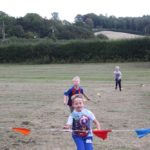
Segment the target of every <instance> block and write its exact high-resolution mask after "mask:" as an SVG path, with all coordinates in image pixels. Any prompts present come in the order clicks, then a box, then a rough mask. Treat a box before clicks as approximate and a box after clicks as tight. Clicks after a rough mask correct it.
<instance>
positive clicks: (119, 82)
mask: <svg viewBox="0 0 150 150" xmlns="http://www.w3.org/2000/svg"><path fill="white" fill-rule="evenodd" d="M118 84H119V89H120V91H121V79H120V80H119V81H118Z"/></svg>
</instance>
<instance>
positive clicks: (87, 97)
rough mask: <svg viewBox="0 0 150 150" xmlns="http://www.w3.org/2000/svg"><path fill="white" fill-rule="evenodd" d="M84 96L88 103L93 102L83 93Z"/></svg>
mask: <svg viewBox="0 0 150 150" xmlns="http://www.w3.org/2000/svg"><path fill="white" fill-rule="evenodd" d="M83 96H84V97H85V98H86V99H87V100H88V101H90V100H91V99H90V98H89V97H88V96H87V95H86V94H85V93H83Z"/></svg>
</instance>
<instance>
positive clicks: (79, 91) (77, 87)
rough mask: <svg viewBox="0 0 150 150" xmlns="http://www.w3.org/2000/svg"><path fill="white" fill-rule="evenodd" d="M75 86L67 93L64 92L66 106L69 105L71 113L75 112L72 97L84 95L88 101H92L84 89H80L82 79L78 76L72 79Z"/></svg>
mask: <svg viewBox="0 0 150 150" xmlns="http://www.w3.org/2000/svg"><path fill="white" fill-rule="evenodd" d="M72 81H73V86H72V87H71V88H70V89H69V90H68V91H66V92H64V104H65V105H69V107H70V111H71V112H72V111H73V107H72V101H71V97H72V96H73V95H75V94H83V95H84V97H85V98H86V99H87V100H90V99H89V98H88V96H87V95H86V94H85V93H84V91H83V88H82V87H80V77H79V76H76V77H74V78H73V79H72Z"/></svg>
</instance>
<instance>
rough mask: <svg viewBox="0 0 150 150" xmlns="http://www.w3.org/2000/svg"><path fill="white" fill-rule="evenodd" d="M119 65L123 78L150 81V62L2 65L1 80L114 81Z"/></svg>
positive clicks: (0, 66)
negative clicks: (115, 69)
mask: <svg viewBox="0 0 150 150" xmlns="http://www.w3.org/2000/svg"><path fill="white" fill-rule="evenodd" d="M116 65H119V66H120V68H121V71H122V74H123V80H125V81H128V82H131V81H132V82H133V81H135V82H139V81H143V82H147V81H150V63H149V62H147V63H144V62H143V63H98V64H51V65H49V64H47V65H18V64H17V65H15V64H13V65H10V64H3V65H2V64H1V65H0V70H1V71H0V81H1V82H2V81H11V82H16V81H17V82H28V81H29V82H35V81H40V82H52V81H56V80H71V79H72V77H73V76H75V75H79V76H80V77H81V79H82V80H85V81H86V80H89V81H98V82H107V83H108V82H114V81H113V70H114V67H115V66H116Z"/></svg>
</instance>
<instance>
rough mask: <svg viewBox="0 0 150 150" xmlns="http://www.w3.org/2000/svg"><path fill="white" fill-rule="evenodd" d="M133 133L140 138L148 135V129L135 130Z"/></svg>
mask: <svg viewBox="0 0 150 150" xmlns="http://www.w3.org/2000/svg"><path fill="white" fill-rule="evenodd" d="M135 132H136V134H137V136H138V137H139V138H142V137H144V136H146V135H147V134H149V133H150V128H142V129H136V130H135Z"/></svg>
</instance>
